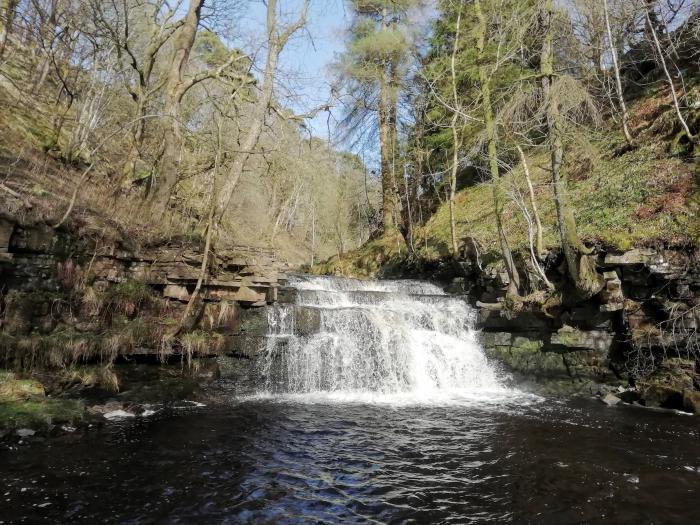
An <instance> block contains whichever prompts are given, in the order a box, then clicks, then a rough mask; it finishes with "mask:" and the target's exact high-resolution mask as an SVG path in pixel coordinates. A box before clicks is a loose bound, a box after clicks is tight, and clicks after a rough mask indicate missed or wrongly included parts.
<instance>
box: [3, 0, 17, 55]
mask: <svg viewBox="0 0 700 525" xmlns="http://www.w3.org/2000/svg"><path fill="white" fill-rule="evenodd" d="M17 4H19V0H2V4H0V17H1V18H0V59H2V57H3V55H4V54H5V47H6V46H7V41H8V39H9V38H10V34H11V33H12V25H13V24H14V21H15V12H16V10H17Z"/></svg>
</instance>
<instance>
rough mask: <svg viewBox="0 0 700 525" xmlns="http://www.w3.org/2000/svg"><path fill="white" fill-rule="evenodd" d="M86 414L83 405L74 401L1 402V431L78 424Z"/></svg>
mask: <svg viewBox="0 0 700 525" xmlns="http://www.w3.org/2000/svg"><path fill="white" fill-rule="evenodd" d="M84 413H85V406H84V405H83V403H82V402H81V401H76V400H72V399H44V400H14V401H0V429H3V428H4V429H8V428H9V429H13V428H24V427H29V428H40V427H46V426H49V425H56V424H61V423H77V422H79V421H81V420H82V419H83V417H84Z"/></svg>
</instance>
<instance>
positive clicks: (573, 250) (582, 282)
mask: <svg viewBox="0 0 700 525" xmlns="http://www.w3.org/2000/svg"><path fill="white" fill-rule="evenodd" d="M542 18H543V24H544V28H545V31H546V32H545V37H544V42H543V44H542V54H541V60H540V68H541V74H542V92H543V98H544V101H545V102H544V103H545V105H546V108H545V109H546V114H547V131H548V134H549V148H550V157H551V171H552V187H553V189H554V204H555V208H556V210H557V225H558V227H559V236H560V238H561V247H562V250H563V252H564V258H565V259H566V265H567V269H568V272H569V277H570V278H571V280H572V282H573V284H574V286H575V288H576V291H577V292H578V293H579V294H580V295H581V296H582V298H585V299H587V298H589V297H592V296H593V295H595V294H597V293H598V292H599V291H600V290H601V289H602V287H603V282H602V279H601V277H600V275H598V273H597V272H596V270H595V263H594V262H593V260H592V259H591V258H590V257H589V256H588V255H587V250H586V248H585V247H584V246H583V244H582V243H581V240H580V239H579V236H578V231H577V229H576V219H575V218H574V212H573V210H572V209H571V206H570V205H569V201H568V193H567V180H566V175H565V174H564V173H563V172H562V162H563V158H564V144H563V140H562V130H561V114H560V111H559V100H557V97H556V95H555V92H554V90H553V89H552V82H553V80H554V49H553V41H554V25H553V18H554V0H546V2H545V9H544V12H543V13H542Z"/></svg>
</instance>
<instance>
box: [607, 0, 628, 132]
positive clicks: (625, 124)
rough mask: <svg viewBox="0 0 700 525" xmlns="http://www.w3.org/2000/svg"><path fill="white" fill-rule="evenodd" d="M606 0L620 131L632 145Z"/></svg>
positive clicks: (609, 43)
mask: <svg viewBox="0 0 700 525" xmlns="http://www.w3.org/2000/svg"><path fill="white" fill-rule="evenodd" d="M608 11H609V10H608V0H603V14H604V16H605V30H606V32H607V35H608V45H609V46H610V55H611V57H612V63H613V72H614V73H615V89H616V91H617V99H618V102H619V104H620V113H621V114H622V131H623V133H624V134H625V140H626V141H627V143H628V144H632V134H631V133H630V130H629V125H628V120H629V116H628V114H627V104H625V95H624V92H623V90H622V79H621V78H620V66H619V63H618V58H617V48H616V47H615V41H614V40H613V35H612V29H611V28H610V13H609V12H608Z"/></svg>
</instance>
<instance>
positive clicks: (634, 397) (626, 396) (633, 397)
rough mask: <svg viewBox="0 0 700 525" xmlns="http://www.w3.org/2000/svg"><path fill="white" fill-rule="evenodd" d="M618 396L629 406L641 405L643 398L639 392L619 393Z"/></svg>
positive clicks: (625, 391)
mask: <svg viewBox="0 0 700 525" xmlns="http://www.w3.org/2000/svg"><path fill="white" fill-rule="evenodd" d="M617 396H618V397H619V398H620V399H621V400H622V401H623V402H625V403H627V404H629V405H633V404H635V403H639V402H640V401H641V399H642V396H641V395H640V394H639V392H637V391H636V390H624V391H622V392H619V393H618V394H617Z"/></svg>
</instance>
